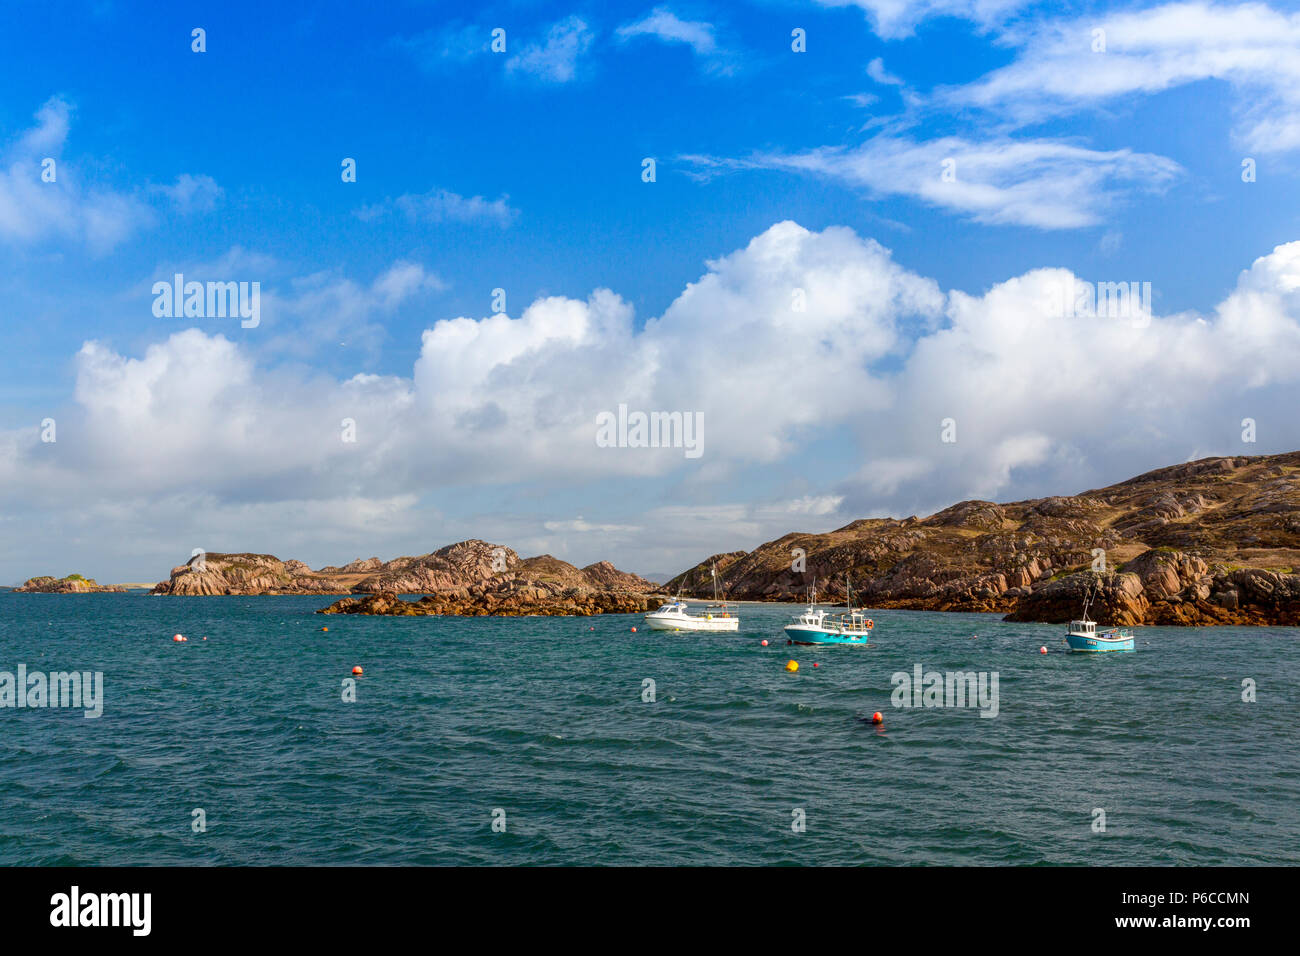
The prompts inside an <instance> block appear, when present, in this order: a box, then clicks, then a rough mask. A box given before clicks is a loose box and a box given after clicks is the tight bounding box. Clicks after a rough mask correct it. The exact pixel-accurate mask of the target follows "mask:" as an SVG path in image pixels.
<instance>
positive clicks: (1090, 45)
mask: <svg viewBox="0 0 1300 956" xmlns="http://www.w3.org/2000/svg"><path fill="white" fill-rule="evenodd" d="M1094 30H1101V31H1104V40H1105V51H1104V52H1094ZM1002 42H1003V43H1004V44H1006V45H1010V46H1014V47H1017V48H1019V53H1018V55H1017V56H1016V59H1015V60H1014V61H1013V62H1011V63H1010V64H1009V65H1007V66H1005V67H1002V68H1000V69H997V70H994V71H993V72H992V73H990V74H988V75H987V76H985V77H983V78H982V79H980V80H978V81H975V82H973V83H970V84H966V85H964V86H957V87H951V88H948V89H945V90H940V91H938V92H937V93H936V94H935V97H934V99H935V101H936V102H937V103H940V104H945V105H949V106H957V107H964V106H975V107H980V108H984V109H988V110H995V111H997V112H998V113H999V115H1000V116H1003V117H1009V118H1012V119H1014V120H1016V121H1018V122H1021V123H1032V122H1038V121H1040V120H1042V119H1045V118H1048V117H1051V116H1057V115H1061V114H1065V113H1069V112H1073V111H1077V110H1080V109H1083V108H1088V107H1095V106H1100V105H1102V104H1113V103H1115V102H1117V101H1120V100H1122V99H1123V98H1125V97H1133V96H1135V95H1138V94H1142V95H1151V94H1155V93H1159V92H1162V91H1164V90H1169V89H1173V88H1174V87H1178V86H1183V85H1186V84H1190V83H1197V82H1200V81H1204V80H1218V81H1220V82H1223V83H1226V84H1227V85H1228V86H1229V87H1230V88H1231V89H1232V90H1233V91H1234V92H1235V93H1236V95H1237V117H1236V129H1235V136H1236V139H1237V140H1238V142H1239V144H1240V145H1241V146H1242V147H1243V148H1245V149H1247V150H1251V151H1253V152H1258V153H1278V152H1283V151H1288V150H1295V149H1300V13H1291V14H1285V13H1281V12H1278V11H1275V10H1273V9H1271V8H1269V7H1268V6H1266V5H1265V4H1262V3H1246V4H1236V5H1226V4H1211V3H1203V2H1194V3H1168V4H1164V5H1161V6H1156V7H1149V8H1146V9H1142V10H1134V11H1123V12H1115V13H1108V14H1104V15H1097V16H1083V17H1078V18H1075V19H1058V20H1052V21H1048V22H1044V23H1037V24H1034V25H1033V26H1029V27H1024V28H1021V29H1017V30H1014V31H1012V32H1010V33H1008V34H1007V35H1006V36H1004V37H1003V38H1002Z"/></svg>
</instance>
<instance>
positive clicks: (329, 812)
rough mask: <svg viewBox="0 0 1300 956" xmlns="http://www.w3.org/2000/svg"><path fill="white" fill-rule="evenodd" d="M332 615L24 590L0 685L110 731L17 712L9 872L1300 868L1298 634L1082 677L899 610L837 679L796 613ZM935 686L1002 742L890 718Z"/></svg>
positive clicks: (1096, 658) (1165, 642)
mask: <svg viewBox="0 0 1300 956" xmlns="http://www.w3.org/2000/svg"><path fill="white" fill-rule="evenodd" d="M330 600H331V599H329V598H311V597H192V598H179V597H150V596H147V595H144V594H135V593H133V594H99V595H46V594H15V593H8V592H6V593H0V671H8V672H15V671H16V668H17V667H18V665H20V664H22V665H25V667H26V670H27V671H28V672H42V673H50V674H52V673H57V672H70V671H77V672H85V673H102V675H103V685H102V713H101V715H100V716H98V717H94V718H89V717H87V715H86V713H85V712H84V710H78V709H73V708H71V707H51V706H46V707H23V708H17V707H4V708H0V865H15V864H42V865H54V864H61V865H94V864H153V865H169V864H399V863H415V864H487V865H495V864H631V865H640V864H651V865H662V864H804V865H822V864H1101V865H1117V864H1118V865H1125V864H1156V865H1170V864H1180V865H1182V864H1186V865H1204V864H1265V863H1275V864H1276V863H1283V864H1285V863H1291V864H1294V863H1297V862H1300V755H1298V754H1297V746H1296V745H1297V722H1298V721H1300V707H1298V706H1297V699H1298V697H1300V645H1298V643H1297V638H1300V631H1297V630H1295V629H1286V628H1206V629H1181V628H1139V629H1138V630H1137V651H1136V653H1132V654H1102V655H1070V654H1068V653H1066V648H1065V645H1064V644H1063V642H1062V637H1063V632H1064V628H1063V627H1062V626H1056V625H1035V624H1008V623H1004V622H1002V621H1001V620H1000V619H999V618H998V617H997V616H995V615H979V614H932V613H923V612H908V611H872V612H871V614H872V617H873V618H874V620H875V631H874V635H873V638H872V644H871V646H869V647H865V648H855V647H828V648H810V647H798V646H795V647H790V646H787V645H786V643H785V639H784V637H783V635H782V631H781V627H782V626H783V625H784V624H785V623H786V622H787V621H788V620H789V617H790V615H791V614H792V613H794V612H795V611H796V610H797V609H796V608H794V607H791V606H782V605H748V604H747V605H742V606H740V616H741V621H742V627H741V630H740V631H739V633H735V634H707V635H706V634H684V633H683V634H674V633H663V632H656V631H652V630H650V629H649V628H646V627H644V626H643V624H642V622H641V620H640V617H639V616H633V615H609V616H603V617H594V618H510V619H503V618H470V619H464V618H433V617H425V618H389V617H360V616H342V615H337V616H335V615H331V616H322V615H317V614H314V613H313V612H314V611H315V610H316V609H318V608H320V607H323V606H325V605H326V604H328V603H329V602H330ZM323 627H328V629H329V630H328V631H322V630H321V629H322V628H323ZM633 627H636V628H637V631H636V632H633V631H632V628H633ZM175 633H181V634H184V635H185V636H187V637H188V638H189V640H188V641H187V642H185V643H176V642H173V641H172V635H173V634H175ZM205 637H206V640H204V638H205ZM765 639H766V640H767V641H768V642H769V646H767V647H763V646H762V645H761V641H762V640H765ZM1042 646H1045V647H1046V648H1047V649H1048V652H1049V653H1047V654H1045V655H1044V654H1040V653H1039V648H1040V647H1042ZM791 659H794V660H797V661H798V662H799V665H800V666H799V669H798V670H797V671H795V672H788V671H786V670H785V669H784V668H785V665H786V662H787V661H788V660H791ZM814 664H816V665H817V666H815V667H814V666H813V665H814ZM356 666H360V667H362V668H363V670H364V674H363V675H362V676H360V677H357V678H355V684H353V685H351V691H349V684H348V681H349V680H352V679H353V678H352V669H353V668H354V667H356ZM918 667H919V668H920V671H919V673H920V674H921V675H925V674H930V673H937V674H939V675H947V674H951V673H954V672H957V673H965V674H971V673H976V674H984V675H986V676H991V675H996V677H997V682H996V685H995V686H996V690H997V696H998V699H997V706H996V714H995V715H992V716H991V717H990V716H989V714H988V710H989V708H987V707H985V708H983V709H982V710H981V708H979V707H976V706H955V702H954V701H952V700H951V699H949V698H947V697H944V696H941V697H940V698H938V700H939V702H940V705H936V706H924V703H923V702H918V701H912V706H895V704H896V703H899V698H898V694H897V691H898V688H899V687H900V686H901V680H896V679H895V677H896V675H900V674H903V675H906V676H907V678H908V679H909V680H911V679H912V678H913V676H914V675H916V674H917V673H918V671H917V668H918ZM349 693H350V694H351V696H353V697H355V700H351V701H349V700H347V699H345V698H347V697H348V696H349ZM877 711H879V712H880V713H881V715H882V717H883V723H881V724H879V725H875V724H873V723H871V715H872V714H874V713H875V712H877ZM981 714H983V715H984V716H981Z"/></svg>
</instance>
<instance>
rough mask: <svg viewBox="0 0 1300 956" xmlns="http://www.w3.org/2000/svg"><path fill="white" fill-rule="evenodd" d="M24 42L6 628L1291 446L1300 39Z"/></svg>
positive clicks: (997, 35) (1135, 9) (259, 30)
mask: <svg viewBox="0 0 1300 956" xmlns="http://www.w3.org/2000/svg"><path fill="white" fill-rule="evenodd" d="M5 17H6V20H7V23H6V28H5V29H4V30H0V78H2V80H3V82H2V83H0V296H2V298H0V302H2V303H3V313H2V315H3V318H2V319H0V582H3V583H6V584H13V583H18V582H21V581H22V580H23V579H25V578H27V577H29V576H32V575H37V574H56V575H60V576H62V575H65V574H69V573H73V572H77V573H82V574H86V575H88V576H93V577H96V578H98V579H99V580H101V581H108V582H115V581H156V580H161V579H165V578H166V576H167V573H168V571H169V570H170V569H171V568H172V567H174V566H176V565H179V564H182V563H184V562H185V561H186V560H187V559H188V558H189V557H190V555H191V554H192V553H193V551H194V549H196V548H202V549H204V550H206V551H209V552H230V551H256V552H267V553H273V554H276V555H278V556H279V557H281V558H285V559H287V558H297V559H300V560H303V561H306V562H307V563H308V564H310V565H311V566H312V567H320V566H322V565H326V564H342V563H345V562H347V561H350V560H352V559H354V558H357V557H369V556H371V555H375V556H379V557H381V558H384V559H386V560H387V559H390V558H393V557H396V556H398V555H402V554H422V553H426V552H428V551H431V550H434V549H436V548H438V547H441V546H443V545H445V544H449V543H451V542H454V541H459V540H463V539H466V538H470V537H477V538H484V539H486V540H489V541H492V542H495V543H500V544H504V545H507V546H509V547H512V548H514V549H515V550H517V551H519V552H520V553H521V554H524V555H532V554H541V553H550V554H553V555H555V556H557V557H560V558H563V559H565V560H568V561H571V562H574V563H575V564H578V565H585V564H587V563H590V562H592V561H596V560H601V559H607V560H611V561H613V562H614V563H615V564H616V565H618V566H619V567H621V568H624V569H627V570H632V571H636V572H640V573H644V574H648V575H651V576H662V575H668V574H673V573H676V572H678V571H681V570H683V569H685V568H687V567H690V566H692V565H694V564H695V563H696V562H698V561H700V560H702V559H703V558H705V557H707V556H709V555H710V554H713V553H717V552H723V551H732V550H739V549H745V550H748V549H751V548H753V547H755V546H757V545H759V544H760V543H762V542H764V541H767V540H771V539H774V538H777V537H780V536H781V535H783V534H785V533H787V532H790V531H807V532H822V531H829V530H832V529H834V528H837V527H841V526H843V525H845V524H847V523H849V522H850V521H853V520H856V519H858V518H864V517H880V516H895V517H906V516H908V515H912V514H917V515H926V514H930V513H932V512H934V511H937V510H939V509H941V508H944V507H946V506H948V505H950V504H952V503H954V502H956V501H959V500H963V499H968V498H987V499H993V500H999V501H1014V500H1020V499H1024V498H1029V497H1038V496H1042V495H1048V494H1074V493H1078V492H1081V491H1084V490H1087V489H1090V488H1095V487H1100V486H1103V485H1106V484H1111V483H1113V482H1116V481H1121V480H1123V479H1126V478H1128V477H1131V476H1133V475H1136V474H1139V473H1141V472H1143V471H1146V470H1149V469H1152V468H1156V467H1160V466H1163V465H1167V464H1172V463H1175V462H1180V461H1185V460H1189V459H1193V458H1200V457H1206V456H1212V455H1248V454H1271V453H1278V452H1284V451H1292V450H1295V449H1297V448H1300V416H1297V414H1296V411H1297V405H1298V402H1297V399H1300V188H1298V187H1300V4H1295V3H1286V4H1283V3H1279V2H1268V3H1230V2H1222V3H1208V2H1173V3H1070V2H1065V3H1061V2H1055V3H1034V2H1025V0H807V2H802V0H801V2H795V0H740V2H729V3H717V2H703V0H699V2H697V0H690V2H680V3H679V2H668V3H662V4H656V3H655V2H654V0H649V2H636V3H599V4H597V3H589V4H582V3H576V4H574V3H568V4H551V3H543V2H524V3H517V4H493V3H488V4H474V5H469V4H465V5H458V4H445V3H431V2H429V3H426V2H417V0H393V2H390V3H385V4H373V5H359V4H355V3H344V2H337V3H329V2H323V3H314V4H305V3H293V2H284V3H276V4H265V3H262V4H251V3H241V2H225V3H220V4H218V3H210V4H191V3H183V2H178V3H173V4H168V5H166V7H165V8H157V9H151V10H149V11H148V12H145V11H144V10H143V9H142V8H141V7H140V6H139V5H136V4H127V3H115V2H108V0H102V2H88V3H74V2H57V0H55V2H43V3H39V4H36V3H16V4H11V5H8V6H7V7H6V11H5ZM178 274H179V275H181V276H183V279H182V280H181V281H182V293H183V294H182V297H181V298H182V303H180V304H178V306H177V308H174V309H173V308H170V307H169V306H170V305H171V303H170V302H167V301H164V298H165V297H167V298H169V296H167V294H166V293H164V292H162V291H161V290H162V288H164V287H166V288H170V286H171V284H172V283H173V282H174V277H175V276H176V275H178ZM189 282H197V283H200V284H201V285H200V286H199V288H200V291H201V293H203V294H200V295H199V296H197V297H195V298H194V299H193V301H192V302H191V303H190V304H191V306H192V307H191V308H190V309H188V310H187V309H186V308H184V307H183V304H184V301H183V300H184V299H185V298H186V292H185V289H184V283H189ZM208 283H213V284H217V283H221V284H225V283H235V284H236V286H234V287H231V288H238V284H240V283H243V284H244V286H243V289H244V291H245V293H246V297H245V298H244V299H243V304H244V306H245V313H246V314H235V315H231V314H229V313H228V312H226V311H225V310H221V309H218V308H216V307H215V303H216V299H213V301H212V302H209V300H208V297H207V295H206V292H207V290H208V285H207V284H208ZM226 288H227V287H226V286H225V285H221V286H220V287H219V290H224V289H226ZM1101 290H1106V291H1105V295H1102V296H1101V298H1102V308H1100V309H1097V308H1094V305H1095V299H1096V295H1095V294H1096V293H1099V292H1101ZM1121 295H1125V296H1126V297H1125V298H1123V299H1120V298H1119V296H1121ZM1107 296H1109V298H1107ZM217 298H220V295H218V296H217ZM221 304H225V303H224V301H223V302H222V303H221ZM1107 305H1109V306H1114V308H1113V309H1110V310H1108V309H1107V308H1106V306H1107ZM1098 313H1100V314H1098ZM620 408H622V409H623V417H624V420H625V421H630V422H631V423H632V427H630V428H628V429H625V430H623V431H622V432H620V430H619V429H618V428H617V427H614V428H613V429H609V428H603V429H602V425H601V423H602V422H604V423H608V422H609V421H610V420H611V419H614V420H617V419H618V416H619V414H620ZM652 413H677V418H675V419H673V418H667V419H663V420H662V421H667V422H668V423H670V426H672V427H674V428H675V423H676V422H680V423H682V424H683V425H686V424H691V425H692V426H695V427H694V428H693V429H692V430H691V431H689V432H688V431H685V430H684V429H677V430H665V431H664V432H663V439H664V441H663V442H662V443H661V445H662V446H663V447H639V445H640V442H639V440H638V438H639V434H640V433H639V432H638V431H637V429H636V427H635V421H636V416H637V415H644V416H647V417H648V416H650V415H651V414H652ZM628 416H631V418H628ZM655 421H656V422H660V423H662V422H661V420H660V419H659V417H658V416H656V419H655Z"/></svg>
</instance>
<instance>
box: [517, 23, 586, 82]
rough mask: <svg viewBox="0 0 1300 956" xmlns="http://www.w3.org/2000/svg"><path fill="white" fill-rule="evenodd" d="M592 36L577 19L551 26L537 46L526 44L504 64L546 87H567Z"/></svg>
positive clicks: (575, 73)
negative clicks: (544, 83)
mask: <svg viewBox="0 0 1300 956" xmlns="http://www.w3.org/2000/svg"><path fill="white" fill-rule="evenodd" d="M594 39H595V34H594V33H593V32H592V31H591V29H590V28H589V27H588V26H587V22H586V21H585V20H583V19H582V18H581V17H577V16H571V17H567V18H565V19H564V20H561V21H559V22H558V23H555V24H553V25H552V26H551V27H550V29H548V30H547V31H546V38H545V39H544V40H543V41H542V42H540V43H530V44H528V45H527V46H525V47H524V48H523V50H522V51H520V52H519V53H516V54H515V55H513V56H511V57H510V58H509V59H508V60H507V61H506V69H507V70H508V71H510V72H512V73H526V74H528V75H530V76H533V77H536V78H537V79H539V80H543V81H545V82H548V83H568V82H569V81H570V80H572V79H573V78H574V77H575V76H576V75H577V67H578V58H579V57H581V56H582V55H583V54H584V53H586V52H587V50H588V49H590V47H591V44H592V41H593V40H594Z"/></svg>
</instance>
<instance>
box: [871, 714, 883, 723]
mask: <svg viewBox="0 0 1300 956" xmlns="http://www.w3.org/2000/svg"><path fill="white" fill-rule="evenodd" d="M871 722H872V723H873V724H883V723H884V722H885V718H884V717H883V716H882V715H881V713H880V711H876V712H875V713H874V714H872V715H871Z"/></svg>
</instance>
